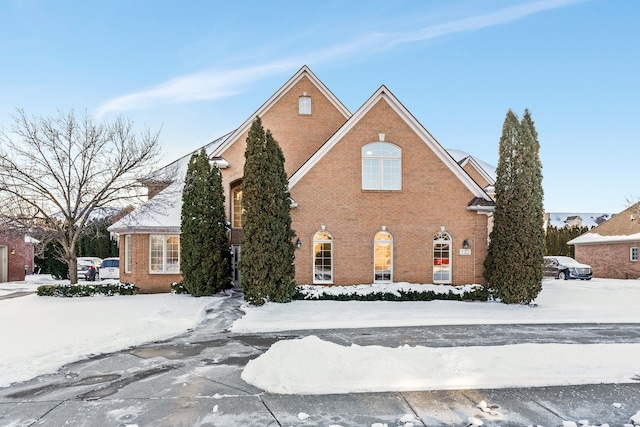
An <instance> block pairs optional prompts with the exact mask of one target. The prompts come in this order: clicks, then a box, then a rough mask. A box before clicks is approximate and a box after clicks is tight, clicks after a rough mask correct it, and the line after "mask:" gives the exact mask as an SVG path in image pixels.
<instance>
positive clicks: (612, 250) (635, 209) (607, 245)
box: [568, 203, 640, 279]
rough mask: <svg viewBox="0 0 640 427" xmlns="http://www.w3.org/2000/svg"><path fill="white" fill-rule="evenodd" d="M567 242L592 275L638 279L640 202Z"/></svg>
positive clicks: (639, 268)
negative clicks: (590, 269) (590, 270)
mask: <svg viewBox="0 0 640 427" xmlns="http://www.w3.org/2000/svg"><path fill="white" fill-rule="evenodd" d="M568 244H570V245H574V247H575V251H576V252H575V253H576V256H575V257H576V260H578V261H579V262H582V263H585V264H589V265H590V266H591V268H592V269H593V276H594V277H602V278H609V279H639V278H640V263H639V262H638V248H639V247H640V203H636V204H635V205H633V206H631V207H629V208H627V209H625V210H624V211H622V212H620V213H619V214H617V215H614V216H612V217H611V219H609V220H608V221H606V222H603V223H602V224H600V225H598V226H597V227H594V228H592V229H591V230H590V231H589V232H588V233H585V234H583V235H581V236H579V237H576V238H575V239H573V240H571V241H569V242H568Z"/></svg>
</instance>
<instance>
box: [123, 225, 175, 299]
mask: <svg viewBox="0 0 640 427" xmlns="http://www.w3.org/2000/svg"><path fill="white" fill-rule="evenodd" d="M131 247H132V251H131V273H125V271H124V268H125V265H124V262H125V255H124V251H125V235H124V234H121V235H120V281H121V282H129V283H133V284H134V285H136V286H138V287H139V288H140V292H141V293H158V292H170V291H171V284H172V283H174V282H180V281H181V280H182V275H180V274H150V273H149V235H148V234H132V235H131Z"/></svg>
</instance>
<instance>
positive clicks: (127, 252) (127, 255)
mask: <svg viewBox="0 0 640 427" xmlns="http://www.w3.org/2000/svg"><path fill="white" fill-rule="evenodd" d="M124 272H125V273H131V234H127V235H126V236H124Z"/></svg>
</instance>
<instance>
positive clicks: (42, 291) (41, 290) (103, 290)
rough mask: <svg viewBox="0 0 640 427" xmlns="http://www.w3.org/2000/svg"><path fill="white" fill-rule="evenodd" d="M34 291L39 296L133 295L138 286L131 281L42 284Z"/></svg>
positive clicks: (136, 291)
mask: <svg viewBox="0 0 640 427" xmlns="http://www.w3.org/2000/svg"><path fill="white" fill-rule="evenodd" d="M36 293H37V294H38V295H39V296H41V297H92V296H94V295H96V294H97V295H105V296H113V295H134V294H137V293H138V287H137V286H136V285H134V284H133V283H104V284H103V283H97V284H91V285H78V284H76V285H42V286H38V289H37V291H36Z"/></svg>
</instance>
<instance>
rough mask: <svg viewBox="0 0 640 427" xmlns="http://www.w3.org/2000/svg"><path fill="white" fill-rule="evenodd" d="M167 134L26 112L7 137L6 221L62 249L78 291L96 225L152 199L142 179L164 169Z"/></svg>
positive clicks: (1, 172) (2, 135)
mask: <svg viewBox="0 0 640 427" xmlns="http://www.w3.org/2000/svg"><path fill="white" fill-rule="evenodd" d="M158 137H159V132H157V133H152V132H151V131H150V130H149V129H144V130H142V131H141V132H136V131H135V130H134V126H133V122H132V121H130V120H128V119H125V118H122V117H117V118H115V119H114V120H113V121H105V122H104V123H98V122H96V121H95V120H94V119H93V118H92V117H90V116H88V115H87V114H86V113H85V114H84V115H83V116H82V117H78V116H76V114H75V113H74V111H73V110H71V111H69V112H59V113H58V115H57V116H56V117H29V116H27V115H26V114H25V112H24V111H23V110H21V109H18V110H17V114H16V115H15V116H13V124H12V126H11V127H10V128H9V129H3V130H2V131H1V132H0V197H2V201H3V202H2V206H0V215H2V216H3V217H4V218H6V219H7V220H10V221H11V222H12V223H13V224H19V225H20V226H22V227H25V228H28V229H34V228H35V229H37V230H39V231H41V232H42V233H43V234H44V235H46V236H47V237H48V238H50V239H53V240H55V241H57V242H59V243H60V244H61V247H62V250H61V253H60V254H58V255H59V258H60V259H61V260H62V261H64V262H66V263H67V265H68V266H69V274H70V278H71V283H77V281H78V277H77V270H76V268H77V265H76V249H77V244H78V242H79V238H80V236H81V235H82V234H83V233H84V232H87V224H88V223H89V222H90V220H91V219H92V218H95V217H97V216H100V215H102V214H103V212H104V210H105V209H108V210H109V211H110V212H113V209H114V208H116V209H117V208H121V207H124V206H127V205H131V204H132V203H135V201H134V199H136V198H140V197H142V196H144V195H145V191H144V190H145V187H144V186H143V185H142V183H141V180H140V179H141V178H143V177H144V176H146V175H148V174H149V173H150V172H151V170H152V168H153V167H155V166H156V161H157V159H158V156H159V155H160V145H159V142H158Z"/></svg>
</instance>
